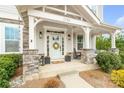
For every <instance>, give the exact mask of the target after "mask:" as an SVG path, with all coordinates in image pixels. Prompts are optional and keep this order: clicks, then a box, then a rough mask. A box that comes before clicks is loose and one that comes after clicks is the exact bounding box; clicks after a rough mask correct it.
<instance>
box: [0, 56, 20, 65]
mask: <svg viewBox="0 0 124 93" xmlns="http://www.w3.org/2000/svg"><path fill="white" fill-rule="evenodd" d="M6 58H9V59H11V60H12V61H13V62H14V63H15V64H16V66H17V67H19V66H20V65H22V54H1V55H0V59H6Z"/></svg>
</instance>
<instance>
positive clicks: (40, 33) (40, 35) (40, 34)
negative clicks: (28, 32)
mask: <svg viewBox="0 0 124 93" xmlns="http://www.w3.org/2000/svg"><path fill="white" fill-rule="evenodd" d="M42 35H43V34H42V32H41V31H40V32H39V38H40V39H42Z"/></svg>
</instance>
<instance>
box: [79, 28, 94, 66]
mask: <svg viewBox="0 0 124 93" xmlns="http://www.w3.org/2000/svg"><path fill="white" fill-rule="evenodd" d="M82 29H83V30H84V39H85V42H84V44H85V46H84V49H82V52H81V62H82V63H85V64H92V63H96V60H95V56H96V55H95V51H94V50H93V49H90V31H91V28H89V27H82ZM94 39H95V37H94Z"/></svg>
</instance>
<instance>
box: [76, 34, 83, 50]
mask: <svg viewBox="0 0 124 93" xmlns="http://www.w3.org/2000/svg"><path fill="white" fill-rule="evenodd" d="M82 48H83V35H77V50H81V49H82Z"/></svg>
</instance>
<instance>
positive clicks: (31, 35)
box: [29, 16, 35, 49]
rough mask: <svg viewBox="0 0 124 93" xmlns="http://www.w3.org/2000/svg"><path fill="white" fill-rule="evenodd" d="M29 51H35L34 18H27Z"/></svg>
mask: <svg viewBox="0 0 124 93" xmlns="http://www.w3.org/2000/svg"><path fill="white" fill-rule="evenodd" d="M29 49H35V31H34V18H33V17H32V16H29Z"/></svg>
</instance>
